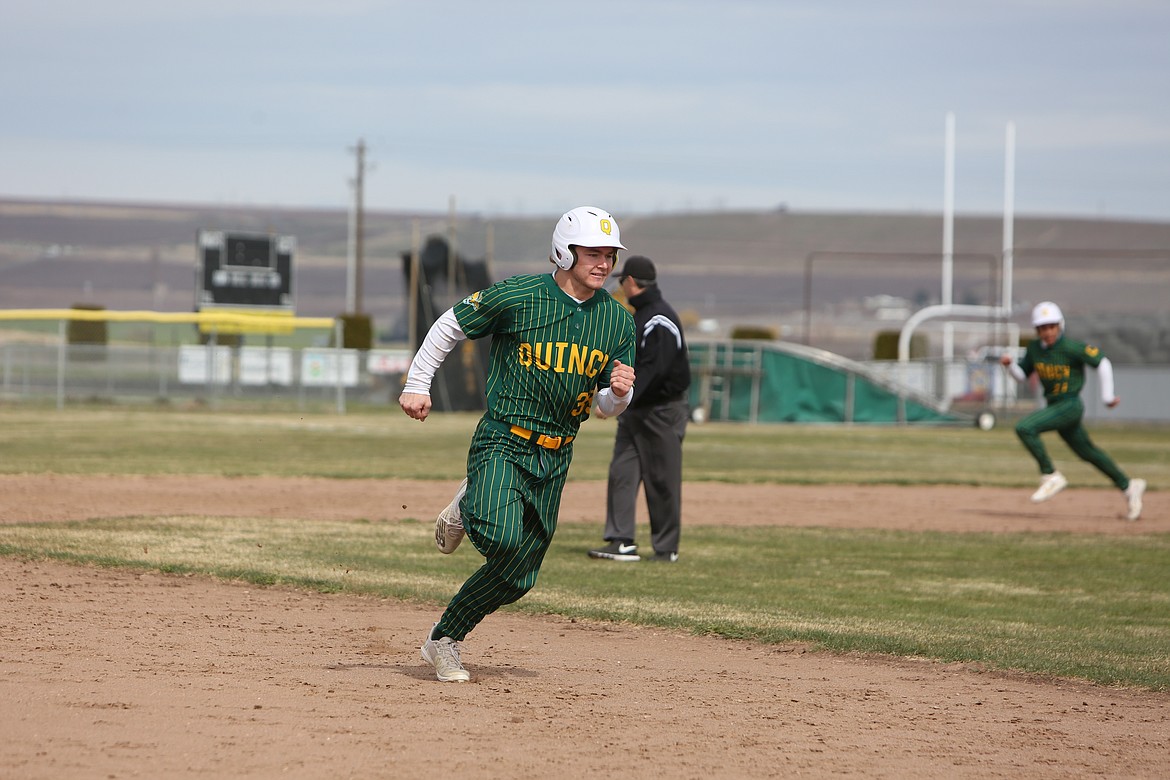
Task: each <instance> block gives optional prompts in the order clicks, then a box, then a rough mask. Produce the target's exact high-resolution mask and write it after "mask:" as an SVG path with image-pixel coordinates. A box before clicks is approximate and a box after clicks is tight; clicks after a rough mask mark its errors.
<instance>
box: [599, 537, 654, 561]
mask: <svg viewBox="0 0 1170 780" xmlns="http://www.w3.org/2000/svg"><path fill="white" fill-rule="evenodd" d="M589 557H590V558H601V559H604V560H607V561H640V560H642V556H641V555H638V545H636V544H631V543H629V542H620V541H612V542H610V543H609V544H607V545H606V546H605V547H599V548H597V549H596V550H590V551H589Z"/></svg>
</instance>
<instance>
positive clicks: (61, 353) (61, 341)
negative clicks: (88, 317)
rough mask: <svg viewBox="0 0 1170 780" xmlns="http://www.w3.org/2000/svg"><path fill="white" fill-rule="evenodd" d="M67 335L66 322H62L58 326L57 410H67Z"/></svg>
mask: <svg viewBox="0 0 1170 780" xmlns="http://www.w3.org/2000/svg"><path fill="white" fill-rule="evenodd" d="M65 334H66V330H65V320H61V321H60V322H59V323H58V325H57V409H64V408H65V351H66V349H68V347H67V346H66V342H67V341H68V339H67V338H66V335H65Z"/></svg>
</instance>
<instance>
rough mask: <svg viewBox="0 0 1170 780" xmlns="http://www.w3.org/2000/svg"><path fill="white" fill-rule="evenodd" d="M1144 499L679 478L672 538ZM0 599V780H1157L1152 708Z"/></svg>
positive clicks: (404, 621)
mask: <svg viewBox="0 0 1170 780" xmlns="http://www.w3.org/2000/svg"><path fill="white" fill-rule="evenodd" d="M437 487H438V483H422V482H407V481H371V482H363V483H355V482H353V481H347V482H334V481H329V480H292V479H244V478H236V479H217V478H198V477H197V478H185V477H184V478H144V477H125V478H123V477H116V478H106V477H102V478H85V477H66V476H0V522H15V521H36V522H53V521H60V520H67V519H87V518H99V517H110V516H130V515H140V514H181V513H202V514H227V515H236V516H271V517H279V516H295V517H306V518H324V519H345V518H368V519H389V520H393V519H397V518H401V517H422V516H427V515H430V514H431V513H433V512H435V511H437V510H438V509H439V508H441V506H442V505H444V504H445V503H446V500H447V499H446V497H445V496H444V495H442V493H443V492H445V491H446V489H447V488H449V487H452V486H448V485H443V486H442V488H443V489H442V491H437V490H436V488H437ZM604 490H605V488H604V485H602V484H599V483H591V482H584V483H574V484H571V485H570V487H569V489H568V490H567V491H566V495H565V503H564V512H563V515H562V518H563V522H590V523H596V524H597V526H598V530H599V533H600V526H601V523H600V520H599V518H598V512H599V511H600V509H599V508H600V507H601V506H602V505H603V501H604ZM273 496H278V499H276V500H273V498H272V497H273ZM1168 498H1170V496H1164V495H1162V494H1159V493H1153V494H1150V495H1148V497H1147V504H1146V517H1145V519H1143V520H1142V521H1141V522H1140V523H1127V522H1124V521H1123V520H1122V519H1121V518H1120V513H1121V509H1122V503H1121V499H1120V498H1119V497H1118V496H1117V494H1116V493H1115V492H1114V491H1109V490H1070V491H1068V492H1067V493H1066V494H1065V495H1063V496H1061V497H1059V498H1057V499H1055V500H1054V501H1052V502H1049V503H1048V504H1043V505H1040V506H1033V505H1031V504H1029V503H1028V501H1027V491H1021V490H997V489H974V488H953V487H938V488H896V487H855V486H837V487H777V486H731V485H712V484H688V485H687V486H686V493H685V507H686V509H685V517H684V523H685V524H686V525H698V524H701V523H734V524H744V525H747V524H768V523H770V524H785V525H822V526H835V527H885V528H904V529H913V530H924V529H939V530H949V531H958V532H975V531H988V532H1003V531H1020V530H1025V531H1038V532H1039V531H1053V530H1059V531H1067V532H1071V533H1119V534H1133V533H1151V532H1158V533H1165V532H1167V531H1170V500H1167V499H1168ZM644 523H645V521H644V518H643V519H642V525H641V526H640V530H642V529H644V528H645V524H644ZM684 545H685V536H684ZM682 552H683V557H682V560H681V561H680V562H679V564H677V565H679V566H686V565H687V559H686V549H685V546H684V549H683V551H682ZM598 565H607V564H600V563H599V564H598ZM451 585H452V588H455V587H457V585H458V583H457V582H452V583H451ZM538 587H539V586H538ZM0 598H2V599H3V603H4V605H5V607H4V610H3V612H2V613H0V614H2V616H3V617H2V621H0V661H2V664H3V665H2V669H3V672H2V673H0V701H2V702H3V703H4V706H3V707H0V734H3V735H4V739H3V740H0V776H2V777H5V778H55V779H56V778H127V777H151V778H154V777H167V778H193V777H276V776H280V777H291V778H320V777H358V778H374V777H387V778H389V777H395V778H414V777H420V778H421V777H430V776H436V775H439V774H442V775H447V776H451V777H457V778H460V780H482V779H483V778H544V777H554V776H558V775H559V776H562V777H607V778H659V777H671V778H674V777H678V778H704V780H707V779H709V778H716V777H718V778H725V777H726V778H733V777H735V778H738V777H747V776H755V777H759V776H763V777H798V776H799V777H829V776H854V777H873V778H937V777H963V778H1003V777H1027V778H1029V780H1038V779H1042V778H1066V777H1072V776H1077V777H1082V776H1097V777H1109V778H1118V777H1126V778H1163V777H1166V776H1168V775H1170V695H1168V694H1162V693H1151V692H1143V691H1134V690H1121V689H1111V688H1104V687H1100V686H1093V685H1087V684H1083V683H1079V682H1069V681H1061V680H1048V679H1037V678H1033V677H1029V676H1024V675H1019V674H1009V673H999V672H991V671H987V670H985V669H982V668H979V667H977V666H972V665H957V664H941V663H934V662H929V661H921V660H913V659H902V658H885V657H858V656H841V655H833V654H829V653H822V652H809V651H808V650H807V648H803V647H799V646H784V647H772V646H764V645H760V644H756V643H751V642H740V641H727V640H720V639H713V638H705V637H693V636H688V635H683V634H676V633H671V632H664V631H660V630H653V629H646V628H637V627H633V626H627V625H607V624H596V623H582V622H572V621H568V620H564V619H557V618H539V619H538V618H532V617H527V616H522V615H518V614H514V613H509V612H503V613H498V614H496V615H493V616H491V617H489V618H488V619H487V620H486V621H484V623H483V624H481V625H480V626H479V627H478V628H477V629H476V630H475V632H474V633H473V634H472V635H471V636H470V637H469V639H468V641H467V643H466V649H465V652H464V659H465V661H466V662H467V665H468V667H469V668H470V670H471V672H472V682H471V684H468V685H455V684H443V683H438V682H436V681H434V679H433V676H432V673H431V670H430V668H429V667H427V666H426V665H424V664H423V662H422V661H421V660H420V659H419V657H418V644H419V641H420V639H421V637H422V634H423V633H424V632H425V631H426V629H427V628H428V627H429V626H430V623H431V621H433V620H434V619H435V617H436V615H437V610H436V609H434V608H423V607H420V606H415V605H405V604H400V603H396V602H393V601H387V600H381V599H374V598H359V597H352V596H336V595H320V594H316V593H307V592H301V591H293V590H286V589H266V588H257V587H254V586H249V585H242V584H235V583H224V582H219V581H213V580H210V579H205V578H199V577H176V576H167V575H162V574H157V573H136V572H130V571H120V570H102V569H95V568H88V567H80V566H68V565H64V564H59V563H50V562H41V561H35V562H34V561H23V560H19V559H14V558H3V557H0Z"/></svg>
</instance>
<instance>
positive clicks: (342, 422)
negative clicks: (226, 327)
mask: <svg viewBox="0 0 1170 780" xmlns="http://www.w3.org/2000/svg"><path fill="white" fill-rule="evenodd" d="M477 420H478V416H477V415H472V414H439V415H434V416H433V417H431V419H429V420H427V421H426V422H425V423H419V422H417V421H415V420H410V419H408V418H407V417H406V416H405V415H404V414H402V412H401V411H399V410H398V409H397V408H382V409H379V410H376V411H369V410H359V411H354V412H351V413H349V414H345V415H337V414H329V413H325V414H320V413H303V414H297V413H290V412H271V413H256V414H238V413H230V412H206V411H202V412H191V411H175V410H158V411H151V410H145V411H144V410H131V409H119V408H106V407H99V408H92V409H91V408H67V409H63V410H56V409H53V408H29V407H27V406H19V407H0V473H7V474H13V473H22V472H32V473H38V472H50V471H51V472H55V473H61V474H106V473H112V474H185V473H192V472H197V473H204V474H222V475H230V476H241V475H257V474H273V475H277V476H319V477H331V478H342V479H344V478H359V477H364V478H369V477H400V478H415V479H443V480H450V479H452V478H454V477H458V476H459V475H460V474H462V473H463V470H464V467H465V465H464V464H465V457H466V452H467V442H468V440H469V438H470V436H471V432H472V430H473V429H474V428H475V424H476V422H477ZM615 425H616V423H615V421H613V420H591V421H589V422H588V423H586V424H585V425H584V426H583V427H582V433H581V436H580V438H579V439H578V440H577V441H576V442H575V443H574V445H573V449H574V455H573V478H575V479H604V478H605V475H606V471H607V469H608V466H609V457H610V453H611V451H612V447H613V434H614V428H615ZM1092 434H1093V437H1094V440H1095V441H1096V442H1097V443H1098V444H1099V445H1101V446H1102V447H1104V448H1105V449H1106V450H1107V451H1108V452H1109V453H1110V454H1112V455H1113V456H1114V458H1115V459H1116V460H1117V461H1118V463H1119V464H1120V465H1121V466H1122V468H1124V469H1127V470H1128V471H1130V472H1132V473H1135V474H1138V473H1140V474H1141V476H1143V477H1144V478H1145V479H1146V480H1147V481H1148V482H1149V483H1150V487H1151V489H1153V490H1159V489H1168V488H1170V427H1165V426H1163V427H1158V426H1148V425H1147V426H1093V427H1092ZM1048 440H1049V443H1050V447H1051V451H1052V453H1053V456H1054V458H1055V459H1056V462H1057V463H1058V465H1059V466H1060V468H1061V470H1062V471H1064V473H1065V474H1066V475H1068V476H1069V477H1070V478H1071V479H1073V480H1074V481H1075V482H1076V483H1077V484H1078V485H1087V486H1091V485H1099V486H1101V487H1102V488H1106V487H1110V486H1109V484H1108V483H1107V482H1106V481H1105V479H1104V477H1102V476H1101V475H1100V474H1099V473H1097V472H1096V471H1095V470H1093V469H1092V467H1091V466H1088V465H1087V464H1084V463H1082V462H1080V461H1078V460H1077V459H1076V458H1075V457H1074V456H1073V455H1072V453H1071V452H1069V450H1068V448H1067V447H1065V445H1064V443H1063V442H1061V441H1060V440H1059V439H1058V438H1056V437H1055V436H1054V435H1053V436H1050V437H1048ZM684 452H685V460H684V475H683V476H684V479H686V480H689V481H723V482H757V483H767V482H770V483H798V484H800V483H805V484H824V483H866V484H875V483H887V484H901V485H927V484H966V485H994V486H1003V487H1022V486H1032V485H1034V484H1035V482H1036V479H1037V472H1036V468H1035V466H1034V465H1033V463H1032V461H1031V459H1030V458H1029V457H1028V455H1027V453H1026V452H1025V451H1024V449H1023V447H1022V446H1021V445H1020V443H1019V441H1018V440H1017V439H1016V437H1015V434H1014V433H1013V432H1012V430H1011V427H1010V426H1008V425H1003V426H1000V427H997V428H996V429H994V430H992V431H988V432H983V431H979V430H976V429H975V428H974V427H960V428H952V427H921V426H906V427H897V426H844V425H808V426H805V425H757V426H749V425H739V424H730V423H708V424H705V425H692V426H690V428H689V429H688V431H687V438H686V443H685V445H684Z"/></svg>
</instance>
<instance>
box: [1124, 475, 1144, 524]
mask: <svg viewBox="0 0 1170 780" xmlns="http://www.w3.org/2000/svg"><path fill="white" fill-rule="evenodd" d="M1145 492H1146V481H1145V480H1144V479H1131V480H1130V481H1129V487H1127V488H1126V489H1125V502H1126V503H1127V504H1128V505H1129V506H1128V509H1129V511H1128V512H1126V514H1125V519H1126V520H1137V519H1139V518H1141V516H1142V495H1143V494H1144V493H1145Z"/></svg>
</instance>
